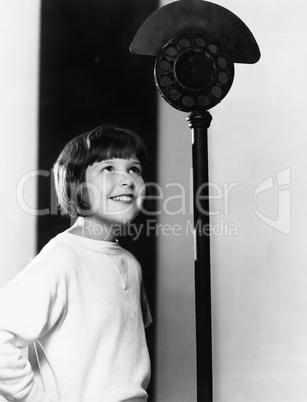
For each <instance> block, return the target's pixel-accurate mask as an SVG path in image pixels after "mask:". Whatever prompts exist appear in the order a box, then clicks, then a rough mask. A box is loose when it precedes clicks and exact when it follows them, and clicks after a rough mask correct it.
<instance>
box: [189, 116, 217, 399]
mask: <svg viewBox="0 0 307 402" xmlns="http://www.w3.org/2000/svg"><path fill="white" fill-rule="evenodd" d="M211 120H212V117H211V115H210V113H209V112H207V111H200V112H191V113H189V115H188V117H187V121H188V124H189V127H190V128H191V130H192V135H193V146H192V147H193V148H192V150H193V186H194V232H195V233H194V236H195V304H196V306H195V308H196V356H197V402H212V401H213V387H212V334H211V283H210V282H211V280H210V277H211V275H210V230H209V229H210V226H209V225H210V220H209V185H208V183H209V175H208V141H207V129H208V128H209V126H210V122H211Z"/></svg>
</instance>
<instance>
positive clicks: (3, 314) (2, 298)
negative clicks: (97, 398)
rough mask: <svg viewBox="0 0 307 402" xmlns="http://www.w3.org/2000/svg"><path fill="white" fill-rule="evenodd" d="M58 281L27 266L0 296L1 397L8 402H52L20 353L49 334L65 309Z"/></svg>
mask: <svg viewBox="0 0 307 402" xmlns="http://www.w3.org/2000/svg"><path fill="white" fill-rule="evenodd" d="M59 287H60V286H59V280H58V278H54V277H53V275H50V270H48V269H44V268H42V267H41V266H40V264H32V265H31V264H30V266H29V267H28V268H26V269H25V270H24V271H23V272H22V273H21V274H20V275H19V276H17V278H15V279H14V280H13V281H12V282H11V283H10V284H9V285H8V286H7V287H6V288H5V289H4V290H3V291H2V292H1V294H0V394H1V395H3V396H4V397H5V398H6V399H7V400H8V401H19V402H20V401H22V402H51V399H50V398H49V397H48V396H47V395H46V393H45V391H44V390H43V389H42V388H41V387H40V386H39V385H38V384H37V383H36V382H35V380H34V374H33V371H32V368H31V365H30V363H29V361H28V360H27V359H26V358H25V357H23V356H22V353H21V350H22V349H23V348H25V347H27V346H29V345H30V344H32V343H33V342H34V341H35V340H36V339H38V338H39V337H40V336H42V335H43V334H45V333H46V332H48V331H49V330H50V329H51V328H52V326H53V325H54V324H55V323H56V321H57V320H58V319H59V317H60V315H61V314H62V311H63V309H64V305H65V303H64V297H63V294H61V291H60V289H59Z"/></svg>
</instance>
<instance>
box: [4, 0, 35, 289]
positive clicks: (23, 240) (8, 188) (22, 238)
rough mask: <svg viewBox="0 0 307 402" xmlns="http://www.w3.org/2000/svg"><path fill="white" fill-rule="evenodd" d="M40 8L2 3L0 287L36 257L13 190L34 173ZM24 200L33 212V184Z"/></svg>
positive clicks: (31, 226) (29, 222) (31, 228)
mask: <svg viewBox="0 0 307 402" xmlns="http://www.w3.org/2000/svg"><path fill="white" fill-rule="evenodd" d="M39 3H40V2H39V0H31V1H30V2H28V1H23V0H2V1H1V3H0V49H1V63H0V73H1V74H0V88H1V90H0V110H1V113H0V127H1V135H0V136H1V147H0V164H1V167H0V169H1V170H0V172H1V173H0V174H1V199H0V210H1V231H0V243H1V251H0V260H1V271H0V288H2V287H3V286H4V285H5V284H6V283H7V282H8V281H9V280H10V279H12V278H13V277H14V276H15V275H16V274H17V273H18V272H19V271H20V270H21V269H22V268H24V267H25V265H26V264H27V263H28V262H29V261H30V259H31V258H32V257H33V255H34V252H35V216H31V215H29V214H27V213H25V212H24V211H23V210H22V208H21V207H20V206H19V204H18V202H17V193H16V191H17V186H18V182H19V180H20V179H21V178H22V177H23V176H24V175H25V174H26V173H27V172H29V171H32V170H34V169H35V168H36V159H37V139H36V138H37V110H38V108H37V106H38V103H37V99H38V44H39ZM20 190H21V189H20ZM19 195H20V197H21V196H22V194H21V192H20V191H19ZM20 199H21V198H20ZM22 199H23V200H24V201H25V202H26V203H27V204H28V205H29V206H30V207H31V208H35V202H36V188H35V182H34V180H30V181H29V182H28V184H27V185H26V186H25V187H24V196H23V198H22Z"/></svg>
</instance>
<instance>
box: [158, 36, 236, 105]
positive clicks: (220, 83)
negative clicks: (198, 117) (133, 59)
mask: <svg viewBox="0 0 307 402" xmlns="http://www.w3.org/2000/svg"><path fill="white" fill-rule="evenodd" d="M154 73H155V83H156V86H157V88H158V90H159V92H160V94H161V95H162V96H163V98H164V99H165V100H166V101H167V102H168V103H170V104H171V105H172V106H173V107H174V108H176V109H178V110H181V111H184V112H191V111H199V110H208V109H211V108H212V107H214V106H215V105H216V104H218V103H219V102H221V100H222V99H223V98H224V97H225V96H226V95H227V93H228V91H229V90H230V88H231V85H232V83H233V79H234V63H233V59H232V57H231V55H230V54H229V52H228V51H227V50H226V49H225V48H224V47H223V46H222V44H221V43H220V42H219V41H218V40H217V39H216V38H214V37H210V36H209V35H208V34H204V33H203V32H186V33H183V34H181V35H178V36H175V37H174V38H172V39H171V40H169V41H168V42H167V43H166V44H165V45H164V46H163V47H162V48H161V50H160V52H159V53H158V55H157V58H156V62H155V68H154Z"/></svg>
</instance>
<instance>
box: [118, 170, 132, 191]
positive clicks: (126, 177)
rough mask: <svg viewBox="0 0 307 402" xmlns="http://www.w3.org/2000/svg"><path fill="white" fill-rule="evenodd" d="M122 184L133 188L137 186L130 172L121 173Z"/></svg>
mask: <svg viewBox="0 0 307 402" xmlns="http://www.w3.org/2000/svg"><path fill="white" fill-rule="evenodd" d="M120 185H121V186H123V187H128V188H131V189H133V188H134V187H135V183H134V180H133V178H132V177H131V176H130V175H129V174H128V173H120Z"/></svg>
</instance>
